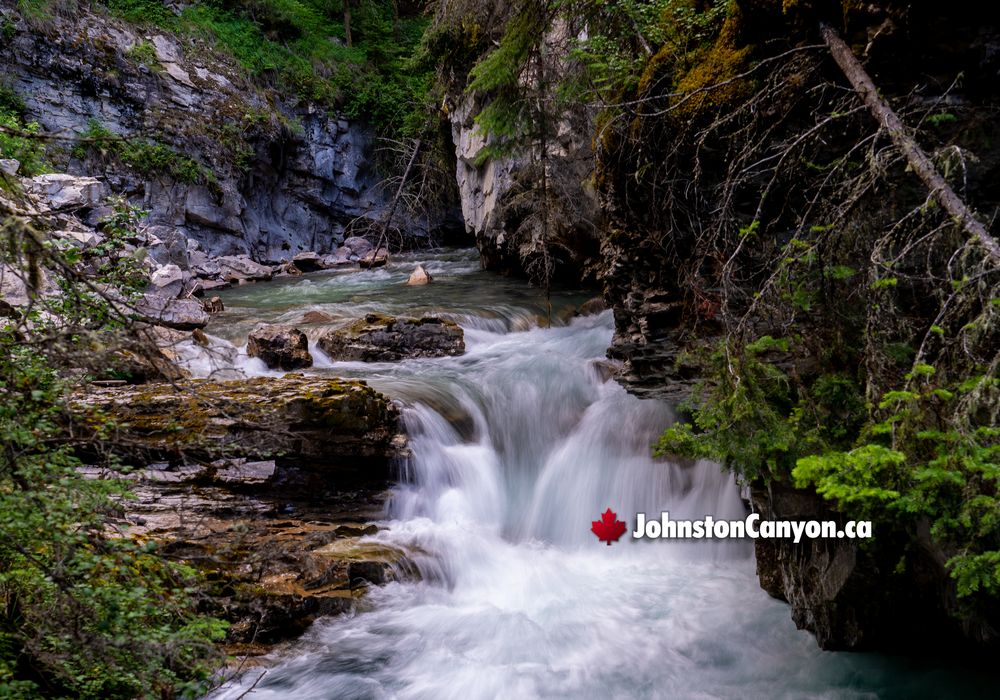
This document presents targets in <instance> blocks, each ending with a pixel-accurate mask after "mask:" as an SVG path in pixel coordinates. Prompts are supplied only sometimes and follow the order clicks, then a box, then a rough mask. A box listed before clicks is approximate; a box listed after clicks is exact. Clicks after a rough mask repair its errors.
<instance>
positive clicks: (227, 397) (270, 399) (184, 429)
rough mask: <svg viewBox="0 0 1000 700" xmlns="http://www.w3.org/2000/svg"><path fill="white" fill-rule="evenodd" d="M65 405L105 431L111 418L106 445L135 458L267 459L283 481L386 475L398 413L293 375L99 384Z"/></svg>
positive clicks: (335, 382)
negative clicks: (112, 428) (111, 433)
mask: <svg viewBox="0 0 1000 700" xmlns="http://www.w3.org/2000/svg"><path fill="white" fill-rule="evenodd" d="M73 404H74V408H75V410H77V411H78V412H80V413H81V414H82V417H83V419H82V421H81V424H80V429H81V430H83V431H84V432H86V431H87V430H88V429H91V428H92V429H94V430H97V429H102V428H106V426H107V424H108V420H109V419H111V420H112V421H114V422H115V423H116V425H118V432H117V435H116V436H115V437H114V438H113V439H111V440H109V445H111V446H112V447H113V449H115V450H116V451H118V452H119V453H120V454H121V455H122V456H123V457H125V458H126V459H131V460H135V461H136V462H138V463H142V464H148V463H150V462H155V461H164V460H181V459H183V458H188V459H191V460H195V461H199V460H200V461H208V462H210V461H214V460H217V459H224V458H240V457H242V458H244V459H247V460H251V461H266V460H275V461H276V462H277V464H278V467H279V470H282V477H283V478H287V479H292V478H293V477H296V478H298V477H301V479H302V480H303V481H309V480H310V479H313V480H315V479H319V481H318V482H317V484H319V485H320V486H329V485H331V484H333V483H350V482H357V481H358V480H365V481H379V480H384V479H387V478H388V477H389V473H390V468H389V467H390V461H391V459H392V458H393V457H394V456H395V454H396V451H397V448H396V447H395V446H394V445H393V444H392V440H393V437H394V436H395V435H396V433H397V419H398V410H397V409H396V408H395V406H393V405H392V404H391V403H390V402H389V400H388V399H387V398H386V397H384V396H382V395H381V394H379V393H378V392H376V391H375V390H373V389H371V388H370V387H368V386H367V385H366V384H365V383H364V382H360V381H347V380H340V379H324V378H320V377H305V376H303V375H300V374H291V375H286V376H284V377H281V378H274V377H256V378H253V379H245V380H236V381H225V382H213V381H208V380H198V379H195V380H187V381H184V382H178V383H176V384H147V385H145V386H142V387H116V388H108V389H99V390H96V391H91V392H88V393H85V394H78V395H76V396H75V397H74V400H73ZM286 467H287V469H286ZM288 470H291V471H288ZM296 470H298V472H301V474H299V473H298V472H296ZM293 472H294V473H293Z"/></svg>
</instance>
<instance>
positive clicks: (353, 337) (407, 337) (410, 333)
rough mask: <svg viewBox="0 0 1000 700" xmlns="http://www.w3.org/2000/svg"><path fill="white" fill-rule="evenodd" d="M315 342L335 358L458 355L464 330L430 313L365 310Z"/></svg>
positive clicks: (391, 359) (381, 359)
mask: <svg viewBox="0 0 1000 700" xmlns="http://www.w3.org/2000/svg"><path fill="white" fill-rule="evenodd" d="M317 344H318V345H319V347H320V349H321V350H322V351H323V352H325V353H326V354H327V355H329V356H330V357H331V358H332V359H334V360H347V361H362V362H395V361H397V360H402V359H404V358H413V357H445V356H448V355H461V354H462V353H464V352H465V334H464V333H463V332H462V329H461V328H460V327H459V325H458V324H457V323H455V322H454V321H446V320H444V319H440V318H435V317H433V316H428V317H425V318H420V319H415V318H394V317H392V316H381V315H379V314H368V315H367V316H365V317H364V318H363V319H360V320H358V321H355V322H354V323H352V324H351V325H349V326H346V327H344V328H335V329H333V330H330V331H327V332H326V333H324V334H323V335H322V336H321V337H320V339H319V341H318V343H317Z"/></svg>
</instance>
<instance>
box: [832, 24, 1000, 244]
mask: <svg viewBox="0 0 1000 700" xmlns="http://www.w3.org/2000/svg"><path fill="white" fill-rule="evenodd" d="M820 33H821V34H822V35H823V40H824V41H826V45H827V46H828V47H829V49H830V53H831V54H832V55H833V59H834V60H835V61H836V62H837V65H838V66H840V69H841V70H842V71H843V72H844V75H845V76H847V79H848V80H849V81H850V83H851V85H852V86H853V87H854V90H855V91H856V92H857V93H858V94H859V95H860V96H861V99H862V100H864V103H865V104H866V105H867V106H868V109H869V110H870V111H871V113H872V116H874V117H875V118H876V119H877V120H878V121H879V123H881V124H882V126H883V127H885V130H886V131H888V132H889V137H890V138H891V139H892V141H893V143H895V144H896V147H897V148H899V150H900V151H902V152H903V155H904V156H906V160H907V162H908V163H909V164H910V167H911V168H913V172H915V173H916V174H917V176H918V177H919V178H920V179H921V180H922V181H923V183H924V184H925V185H926V186H927V188H928V189H929V190H930V191H931V196H932V197H934V199H935V200H936V201H937V203H938V204H940V205H941V207H942V208H943V209H944V210H945V211H946V212H948V214H949V215H950V216H951V217H952V219H953V220H954V221H955V223H956V224H958V225H959V226H961V227H962V228H963V229H965V230H966V232H968V233H969V234H970V235H971V236H973V237H974V238H976V239H977V240H978V241H979V243H980V244H981V245H982V246H983V248H985V249H986V252H987V253H988V254H989V255H990V256H991V257H992V258H993V259H994V260H997V261H1000V244H998V243H997V241H996V239H995V238H993V237H992V236H990V234H989V232H988V231H987V230H986V227H985V226H983V224H982V223H981V222H980V221H979V220H978V219H977V218H976V217H975V216H973V214H972V212H971V211H969V208H968V207H966V206H965V203H964V202H963V201H962V200H961V199H960V198H959V196H958V195H957V194H955V191H954V190H952V189H951V187H949V186H948V183H947V182H945V179H944V178H943V177H941V175H940V173H938V171H937V169H936V168H935V167H934V164H933V163H932V162H931V160H930V158H928V157H927V154H926V153H924V152H923V150H922V149H921V148H920V145H919V144H917V142H916V141H915V140H914V138H913V137H912V136H910V135H909V133H908V132H907V130H906V126H904V124H903V122H902V121H900V119H899V117H898V116H896V113H895V112H893V111H892V108H891V107H890V106H889V104H888V103H887V102H886V101H885V100H884V99H882V98H881V97H880V96H879V94H878V90H877V89H876V88H875V84H874V83H873V82H872V79H871V78H870V77H869V75H868V73H867V72H865V69H864V67H863V66H862V65H861V63H860V62H859V61H858V59H857V58H856V57H855V56H854V54H853V53H852V52H851V49H850V47H848V46H847V44H845V43H844V40H843V39H841V38H840V35H839V34H837V31H836V30H835V29H834V28H833V27H831V26H829V25H827V24H820Z"/></svg>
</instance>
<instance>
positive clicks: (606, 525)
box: [590, 508, 625, 547]
mask: <svg viewBox="0 0 1000 700" xmlns="http://www.w3.org/2000/svg"><path fill="white" fill-rule="evenodd" d="M590 531H591V532H593V533H594V534H595V535H597V539H599V540H600V541H601V542H607V543H608V546H609V547H610V546H611V543H612V542H617V541H618V538H619V537H621V536H622V535H624V534H625V523H623V522H622V521H621V520H618V515H617V514H616V513H615V512H614V511H613V510H611V508H608V509H607V510H606V511H604V512H603V513H601V519H600V520H593V521H591V523H590Z"/></svg>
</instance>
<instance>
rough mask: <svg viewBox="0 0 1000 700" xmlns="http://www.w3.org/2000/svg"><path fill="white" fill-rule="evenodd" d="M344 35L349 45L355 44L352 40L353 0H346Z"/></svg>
mask: <svg viewBox="0 0 1000 700" xmlns="http://www.w3.org/2000/svg"><path fill="white" fill-rule="evenodd" d="M344 37H345V38H346V39H347V47H348V48H350V47H351V46H353V43H352V42H351V0H344Z"/></svg>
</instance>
